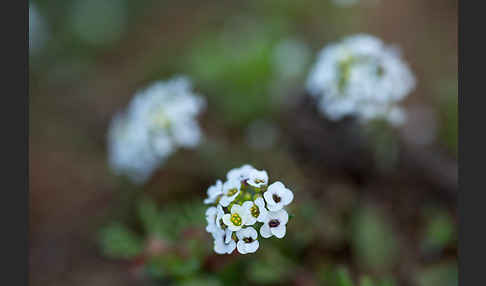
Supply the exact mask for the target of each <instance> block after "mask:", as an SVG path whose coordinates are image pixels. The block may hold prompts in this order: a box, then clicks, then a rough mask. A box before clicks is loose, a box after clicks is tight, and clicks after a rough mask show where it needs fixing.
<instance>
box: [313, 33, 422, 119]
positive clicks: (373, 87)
mask: <svg viewBox="0 0 486 286" xmlns="http://www.w3.org/2000/svg"><path fill="white" fill-rule="evenodd" d="M306 88H307V91H308V92H309V93H310V94H311V95H312V96H313V97H315V98H316V100H317V105H318V108H319V110H320V111H321V113H322V114H323V115H325V116H326V117H327V118H329V119H330V120H340V119H342V118H343V117H346V116H355V117H356V118H357V119H359V120H361V121H365V122H366V121H369V120H371V119H375V118H384V119H387V120H389V121H391V122H392V123H394V124H397V123H400V120H401V119H404V117H403V116H402V115H397V114H396V112H395V114H390V112H393V110H394V108H395V107H396V106H397V105H398V103H399V102H400V101H401V100H402V99H404V98H405V97H406V96H407V95H408V94H409V93H410V92H411V91H412V90H413V89H414V88H415V77H414V76H413V74H412V72H411V71H410V68H409V67H408V65H407V64H406V63H405V62H404V61H403V60H402V58H401V56H400V53H399V51H398V50H397V49H396V48H395V47H393V46H387V45H385V44H384V43H383V42H382V41H381V40H380V39H378V38H376V37H373V36H370V35H364V34H360V35H355V36H351V37H347V38H345V39H344V40H343V41H341V42H339V43H335V44H330V45H328V46H326V47H325V48H324V49H322V51H321V52H320V53H319V56H318V59H317V61H316V64H315V65H314V67H313V69H312V71H311V73H310V75H309V77H308V79H307V84H306ZM398 116H399V117H400V118H398Z"/></svg>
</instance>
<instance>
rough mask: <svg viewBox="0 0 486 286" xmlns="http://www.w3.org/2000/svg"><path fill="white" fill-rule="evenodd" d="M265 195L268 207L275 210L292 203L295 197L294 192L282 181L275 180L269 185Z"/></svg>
mask: <svg viewBox="0 0 486 286" xmlns="http://www.w3.org/2000/svg"><path fill="white" fill-rule="evenodd" d="M263 197H264V198H265V201H266V202H267V207H268V209H269V210H270V211H273V212H274V211H278V210H281V209H282V208H283V207H284V206H286V205H288V204H290V203H291V202H292V200H293V199H294V194H293V193H292V191H291V190H289V189H287V188H286V187H285V186H284V184H282V183H281V182H275V183H273V184H271V185H270V186H268V189H267V191H266V192H265V193H264V194H263Z"/></svg>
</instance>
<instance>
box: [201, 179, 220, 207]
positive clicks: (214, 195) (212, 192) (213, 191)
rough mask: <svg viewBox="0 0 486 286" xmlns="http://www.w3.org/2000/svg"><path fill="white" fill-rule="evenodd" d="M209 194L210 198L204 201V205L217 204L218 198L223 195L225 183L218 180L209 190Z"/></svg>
mask: <svg viewBox="0 0 486 286" xmlns="http://www.w3.org/2000/svg"><path fill="white" fill-rule="evenodd" d="M207 194H208V197H207V198H206V199H205V200H204V203H205V204H212V203H215V202H216V200H217V199H218V197H219V196H220V195H222V194H223V182H221V180H217V181H216V184H214V185H212V186H211V187H209V188H208V191H207Z"/></svg>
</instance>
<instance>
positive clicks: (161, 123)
mask: <svg viewBox="0 0 486 286" xmlns="http://www.w3.org/2000/svg"><path fill="white" fill-rule="evenodd" d="M152 122H153V124H154V125H155V126H157V127H159V128H164V129H165V128H168V127H169V126H170V121H169V117H167V116H166V115H165V113H164V112H163V110H159V111H158V112H156V113H154V114H153V115H152Z"/></svg>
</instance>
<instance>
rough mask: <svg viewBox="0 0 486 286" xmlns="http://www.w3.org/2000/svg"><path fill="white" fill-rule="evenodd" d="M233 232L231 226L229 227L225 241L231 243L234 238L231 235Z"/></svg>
mask: <svg viewBox="0 0 486 286" xmlns="http://www.w3.org/2000/svg"><path fill="white" fill-rule="evenodd" d="M232 234H233V232H232V231H231V230H229V228H227V229H226V231H225V240H224V243H230V242H231V240H233V238H232V237H231V235H232Z"/></svg>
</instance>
